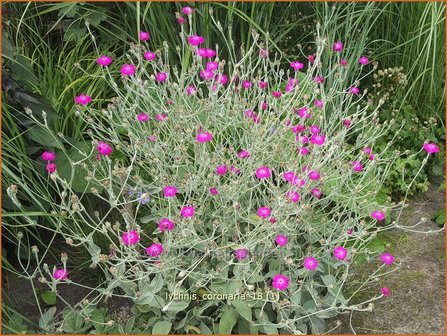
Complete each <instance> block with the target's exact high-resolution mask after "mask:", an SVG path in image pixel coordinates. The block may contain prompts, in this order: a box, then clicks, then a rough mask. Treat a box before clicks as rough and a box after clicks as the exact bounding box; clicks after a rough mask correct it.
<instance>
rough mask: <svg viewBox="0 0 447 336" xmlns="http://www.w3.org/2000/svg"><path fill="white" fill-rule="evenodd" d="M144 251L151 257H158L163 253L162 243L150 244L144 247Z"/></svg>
mask: <svg viewBox="0 0 447 336" xmlns="http://www.w3.org/2000/svg"><path fill="white" fill-rule="evenodd" d="M146 253H147V254H148V255H149V256H151V257H153V258H155V257H158V256H159V255H160V254H162V253H163V245H161V244H158V243H154V244H152V245H151V246H149V247H146Z"/></svg>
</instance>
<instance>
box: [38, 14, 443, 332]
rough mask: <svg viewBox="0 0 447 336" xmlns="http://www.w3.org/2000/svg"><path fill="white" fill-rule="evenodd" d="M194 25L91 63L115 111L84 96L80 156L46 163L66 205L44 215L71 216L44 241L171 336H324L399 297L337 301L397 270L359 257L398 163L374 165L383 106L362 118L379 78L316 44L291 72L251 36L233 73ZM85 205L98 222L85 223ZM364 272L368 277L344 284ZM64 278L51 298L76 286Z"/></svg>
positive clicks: (332, 45) (385, 218)
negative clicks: (356, 270) (353, 315)
mask: <svg viewBox="0 0 447 336" xmlns="http://www.w3.org/2000/svg"><path fill="white" fill-rule="evenodd" d="M193 15H195V12H194V9H192V8H189V7H187V8H186V9H184V11H183V13H182V14H181V15H180V14H179V16H178V22H179V24H180V30H181V32H180V36H181V41H182V44H181V45H180V46H178V47H177V48H176V49H170V48H168V46H167V45H166V46H164V48H162V49H161V50H151V49H150V48H149V42H150V38H151V34H149V32H141V34H140V36H139V40H140V42H139V43H138V44H132V45H131V47H130V51H129V54H128V60H127V61H126V62H125V63H120V64H118V63H117V62H115V61H114V60H113V59H112V58H111V57H110V56H109V55H107V53H105V54H103V53H101V51H99V54H98V58H97V60H96V62H97V66H98V67H102V69H103V76H104V78H105V79H106V80H107V82H108V83H109V84H110V85H111V87H112V88H113V89H114V91H115V94H116V96H115V97H110V99H111V100H110V103H108V104H107V103H103V102H101V101H99V98H97V97H95V96H94V95H93V96H90V95H89V94H91V93H89V92H79V95H78V96H77V97H73V99H75V101H76V103H77V108H76V111H75V113H76V115H77V116H78V117H79V118H81V119H82V120H84V121H85V123H86V125H87V127H88V131H87V133H86V138H87V139H88V141H87V142H86V143H84V144H81V145H80V144H73V143H70V141H69V140H66V142H67V145H68V147H70V148H71V149H64V150H63V151H57V152H53V151H51V149H50V148H47V149H44V150H46V151H45V152H44V153H43V154H42V160H43V161H44V162H45V164H46V169H47V172H48V174H49V176H50V180H49V182H50V183H52V184H54V185H55V186H56V189H57V190H58V193H59V197H58V199H57V202H54V201H53V205H52V206H53V211H55V212H57V213H63V215H64V216H63V218H59V217H57V216H55V217H52V218H51V221H53V223H54V228H52V230H56V231H57V232H58V233H60V234H61V235H62V236H63V237H64V238H65V239H66V241H67V243H68V244H70V245H75V246H85V247H86V248H87V250H88V251H89V252H90V254H91V258H92V265H91V266H92V267H100V268H101V269H102V270H103V272H104V276H105V281H104V283H103V285H102V286H100V287H98V288H96V289H95V291H96V292H97V294H98V297H100V298H103V297H106V298H107V297H112V300H113V297H114V296H115V295H119V296H125V297H127V298H130V299H131V300H133V302H134V303H135V304H136V307H137V308H138V309H139V310H140V311H141V313H142V314H147V315H148V320H149V321H152V322H153V323H154V324H155V323H156V322H160V321H163V322H165V323H166V324H165V325H167V326H168V329H169V328H171V329H170V331H171V332H178V333H185V332H188V331H191V330H196V331H197V330H198V332H202V333H212V332H215V333H230V332H232V331H233V332H240V333H278V332H281V333H306V332H314V333H321V332H323V331H324V320H325V319H326V318H329V317H333V316H335V315H337V314H338V313H340V312H342V311H346V310H348V311H349V310H365V309H369V308H370V307H371V306H369V308H368V303H370V302H372V301H374V300H375V299H378V298H381V297H383V296H387V295H390V294H391V290H390V289H388V288H386V287H384V288H383V289H382V291H381V292H380V291H379V292H371V293H370V296H369V298H368V299H367V300H366V302H363V303H362V304H358V303H356V304H352V302H351V300H350V298H351V297H352V295H350V296H348V295H346V293H345V289H346V287H347V286H348V285H350V286H351V287H353V289H352V288H351V290H350V293H351V294H352V293H355V292H356V291H357V290H360V289H361V288H363V287H364V286H365V284H367V283H369V282H373V281H375V280H376V279H377V277H379V276H380V275H381V274H383V273H385V272H389V271H391V270H393V269H395V267H396V261H395V258H394V256H393V255H392V254H390V253H388V252H387V251H384V252H381V253H378V252H374V251H371V250H370V249H368V244H369V243H370V241H371V240H372V239H373V238H374V237H375V236H376V235H377V232H379V231H380V230H385V229H389V228H391V227H394V226H395V225H396V222H395V221H392V220H391V219H390V217H391V212H390V210H391V205H389V204H384V203H383V202H379V201H378V200H377V197H376V196H377V193H378V191H379V189H380V187H381V185H382V183H383V181H384V180H385V179H386V177H387V175H388V173H389V168H390V165H391V164H392V162H393V160H394V159H395V158H396V157H397V156H398V155H400V153H395V152H392V151H389V150H388V148H389V147H388V148H387V149H386V150H385V151H382V152H377V151H376V150H375V146H374V144H375V141H376V140H377V139H378V138H379V137H381V136H382V135H384V134H386V133H387V132H388V129H389V127H390V123H388V124H387V123H386V122H385V123H383V124H380V123H379V119H378V118H377V115H378V111H379V110H380V104H379V105H378V106H377V107H375V108H374V109H372V108H371V105H370V104H369V103H368V100H367V99H366V98H365V97H366V90H364V89H362V82H363V80H364V78H365V77H366V76H368V75H369V73H371V72H372V71H373V70H374V67H375V65H374V62H371V61H370V60H369V59H368V58H367V57H366V56H364V55H362V54H359V55H351V54H350V53H349V50H350V47H349V46H345V45H343V42H342V41H328V40H327V39H326V38H324V36H320V35H318V36H316V41H315V46H316V48H315V50H316V52H315V54H313V55H310V56H309V57H305V56H302V57H300V58H297V59H287V60H286V59H284V58H283V57H282V54H281V52H280V51H277V50H274V49H273V48H272V47H271V46H270V44H269V38H268V35H266V36H261V35H259V34H258V33H256V32H253V44H252V45H251V46H250V47H249V48H248V49H247V50H246V51H245V52H242V51H241V52H239V51H238V50H231V52H230V53H229V55H232V56H231V58H232V59H231V60H225V59H222V58H221V57H220V56H219V47H222V48H223V47H226V48H233V43H232V41H231V40H230V39H227V40H228V43H227V45H226V46H216V45H211V44H210V43H209V42H208V41H207V40H206V39H205V38H204V37H203V36H201V35H200V32H198V31H194V30H193V29H192V25H190V24H188V22H189V23H191V20H192V19H191V18H192V16H193ZM216 26H217V31H219V32H220V33H221V34H222V35H223V38H224V39H225V32H224V30H223V28H222V26H221V25H220V24H219V23H216ZM152 34H155V32H152ZM169 53H176V54H177V55H178V58H179V60H180V62H179V64H180V65H181V66H175V65H170V64H168V59H169V58H168V57H167V55H168V54H169ZM324 53H325V54H327V55H330V57H329V59H330V62H331V64H330V69H331V71H327V69H328V67H327V64H324V63H322V61H321V59H322V57H321V56H322V55H323V54H324ZM233 58H234V59H233ZM325 59H326V58H325ZM347 59H349V60H353V59H355V60H356V61H355V62H354V61H350V62H348V61H347ZM348 73H349V74H350V75H352V74H355V76H356V78H357V80H356V81H355V82H348V81H347V80H346V78H348V76H347V74H348ZM349 78H352V76H350V77H349ZM328 82H329V83H331V84H330V86H328V85H327V83H328ZM97 106H101V108H100V109H98V108H96V107H97ZM36 121H37V119H36ZM422 146H424V147H423V149H425V150H426V151H427V152H428V153H429V154H430V153H434V152H436V151H437V147H436V145H435V144H430V143H426V144H421V152H422ZM421 152H419V153H413V154H412V155H421ZM406 154H408V153H406ZM59 156H67V157H68V160H70V163H71V168H72V169H71V173H70V174H68V175H67V174H62V173H60V172H59V165H58V161H57V158H58V157H59ZM427 158H428V154H427ZM79 176H82V177H81V178H80V177H79ZM80 184H82V186H83V187H81V188H80V187H79V185H80ZM75 186H76V187H75ZM79 189H81V190H79ZM86 193H92V194H93V195H94V198H95V197H96V199H97V200H98V201H100V202H101V204H104V203H105V204H107V209H108V210H107V211H106V212H104V213H99V211H92V210H91V209H90V208H91V207H89V206H87V204H85V202H84V201H83V197H82V196H83V195H84V194H86ZM89 199H91V198H89ZM379 222H380V224H381V225H380V226H379V225H378V223H379ZM98 239H100V240H102V241H103V242H104V241H106V242H107V247H106V248H104V247H100V246H99V245H100V244H99V243H98ZM358 257H362V258H363V259H365V258H366V260H368V261H371V262H372V263H375V264H374V265H376V266H377V268H376V271H375V272H374V273H373V274H371V276H370V277H369V278H368V279H366V280H365V282H363V283H353V284H350V279H351V272H350V271H351V268H352V265H353V263H354V262H355V261H356V259H357V258H358ZM65 265H66V263H65V262H64V263H63V265H59V266H57V265H55V267H54V269H50V270H49V272H48V277H47V280H46V281H47V283H49V284H50V285H51V286H57V285H58V284H60V283H62V282H67V281H68V282H73V283H74V281H71V280H70V269H67V267H66V266H65ZM56 266H57V267H56ZM50 277H52V278H51V279H50ZM90 302H94V300H90ZM364 303H366V305H365V304H364ZM92 304H93V303H92ZM85 305H86V303H85V302H84V303H83V307H84V308H85ZM84 308H83V309H84ZM81 312H84V310H81ZM154 331H156V330H154Z"/></svg>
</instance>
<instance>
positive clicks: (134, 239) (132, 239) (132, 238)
mask: <svg viewBox="0 0 447 336" xmlns="http://www.w3.org/2000/svg"><path fill="white" fill-rule="evenodd" d="M121 239H122V240H123V243H124V245H127V246H130V245H136V244H138V242H139V241H140V235H139V234H138V232H137V231H135V230H131V231H127V232H123V234H122V236H121Z"/></svg>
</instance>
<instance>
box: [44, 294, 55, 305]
mask: <svg viewBox="0 0 447 336" xmlns="http://www.w3.org/2000/svg"><path fill="white" fill-rule="evenodd" d="M40 296H41V297H42V300H43V302H45V303H46V304H47V305H55V304H56V301H57V296H56V293H53V292H52V291H46V292H43V293H42V294H41V295H40Z"/></svg>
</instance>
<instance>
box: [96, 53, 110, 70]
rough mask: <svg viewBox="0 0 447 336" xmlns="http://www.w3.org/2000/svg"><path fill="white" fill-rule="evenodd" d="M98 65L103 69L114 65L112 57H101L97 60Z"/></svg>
mask: <svg viewBox="0 0 447 336" xmlns="http://www.w3.org/2000/svg"><path fill="white" fill-rule="evenodd" d="M96 63H97V64H98V65H101V66H103V67H108V66H109V65H110V64H111V63H112V57H109V56H106V55H101V56H99V57H98V58H97V59H96Z"/></svg>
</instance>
